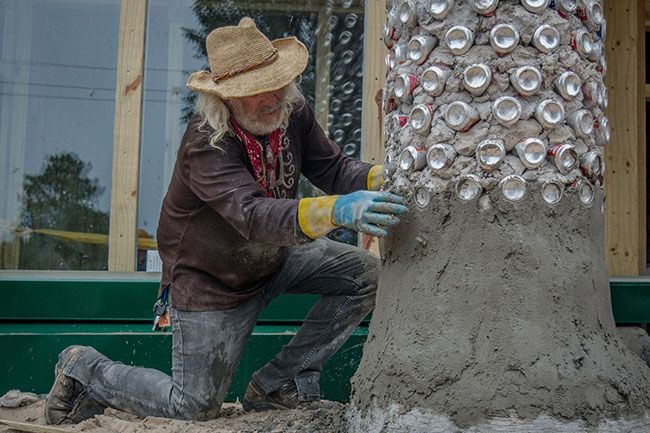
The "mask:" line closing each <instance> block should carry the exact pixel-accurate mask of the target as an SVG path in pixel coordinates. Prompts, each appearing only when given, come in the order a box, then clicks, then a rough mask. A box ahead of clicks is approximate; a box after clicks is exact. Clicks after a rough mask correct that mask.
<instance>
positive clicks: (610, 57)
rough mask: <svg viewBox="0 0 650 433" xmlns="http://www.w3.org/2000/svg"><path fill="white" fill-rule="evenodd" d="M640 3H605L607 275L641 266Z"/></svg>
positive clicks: (642, 85)
mask: <svg viewBox="0 0 650 433" xmlns="http://www.w3.org/2000/svg"><path fill="white" fill-rule="evenodd" d="M644 10H645V8H644V1H643V0H606V1H605V18H606V19H607V30H608V32H607V33H608V35H607V40H606V41H605V48H606V56H607V63H608V64H609V65H610V68H609V70H608V72H607V76H606V79H605V82H606V84H607V86H608V88H609V110H608V113H607V115H608V117H609V119H610V124H611V125H612V140H611V142H610V144H609V145H608V146H607V147H606V150H605V159H606V166H607V173H606V177H605V179H606V182H605V190H606V192H607V207H606V208H607V214H606V217H605V218H606V220H605V225H606V227H605V246H606V255H607V262H608V266H609V273H610V275H612V276H623V275H629V276H631V275H641V274H644V273H645V266H646V252H645V249H646V227H645V225H646V191H645V190H646V188H645V177H646V164H645V157H646V154H645V152H646V150H645V146H646V144H645V89H646V87H645V22H644V15H645V14H644Z"/></svg>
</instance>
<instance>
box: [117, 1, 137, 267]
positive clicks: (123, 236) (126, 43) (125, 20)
mask: <svg viewBox="0 0 650 433" xmlns="http://www.w3.org/2000/svg"><path fill="white" fill-rule="evenodd" d="M146 15H147V0H122V2H121V6H120V33H119V47H118V55H117V79H116V84H115V126H114V129H113V180H112V187H111V216H110V230H109V239H108V270H109V271H116V272H128V271H134V270H135V260H136V238H137V236H136V224H137V202H138V173H139V166H140V128H141V115H140V113H141V111H142V73H143V69H144V35H145V19H146Z"/></svg>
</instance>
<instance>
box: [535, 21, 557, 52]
mask: <svg viewBox="0 0 650 433" xmlns="http://www.w3.org/2000/svg"><path fill="white" fill-rule="evenodd" d="M559 45H560V32H558V31H557V29H556V28H555V27H552V26H549V25H548V24H542V25H541V26H539V27H537V28H536V29H535V32H533V46H534V47H535V48H537V49H538V50H539V51H541V52H542V53H550V52H551V51H554V50H555V49H556V48H557V47H558V46H559Z"/></svg>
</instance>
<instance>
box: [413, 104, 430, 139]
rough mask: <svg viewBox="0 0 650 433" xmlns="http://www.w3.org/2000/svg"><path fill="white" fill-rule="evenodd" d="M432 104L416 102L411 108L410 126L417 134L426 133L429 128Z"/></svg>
mask: <svg viewBox="0 0 650 433" xmlns="http://www.w3.org/2000/svg"><path fill="white" fill-rule="evenodd" d="M432 116H433V105H430V104H418V105H416V106H415V107H413V109H412V110H411V118H410V122H411V128H413V130H414V131H415V132H417V133H419V134H428V133H429V131H430V130H431V119H432Z"/></svg>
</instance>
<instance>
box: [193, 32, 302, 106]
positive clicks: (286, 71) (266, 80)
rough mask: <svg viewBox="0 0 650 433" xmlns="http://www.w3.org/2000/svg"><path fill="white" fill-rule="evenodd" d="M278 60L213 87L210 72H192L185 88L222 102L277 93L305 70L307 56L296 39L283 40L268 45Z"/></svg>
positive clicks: (224, 80)
mask: <svg viewBox="0 0 650 433" xmlns="http://www.w3.org/2000/svg"><path fill="white" fill-rule="evenodd" d="M271 43H272V44H273V46H274V47H275V48H276V49H277V50H278V57H277V58H276V60H275V61H274V62H273V63H271V64H269V65H265V66H262V67H260V68H257V69H252V70H250V71H247V72H243V73H241V74H237V75H234V76H232V77H229V78H225V79H222V80H220V81H219V82H218V83H215V82H214V81H213V80H212V73H210V71H198V72H194V73H193V74H192V75H190V77H189V78H188V79H187V87H188V88H190V89H191V90H193V91H195V92H204V93H211V94H213V95H216V96H218V97H220V98H221V99H231V98H243V97H246V96H253V95H258V94H260V93H266V92H272V91H274V90H278V89H281V88H283V87H284V86H286V85H287V84H289V83H290V82H291V81H293V80H294V79H295V78H296V77H297V76H298V75H300V74H302V72H303V71H304V70H305V68H306V67H307V60H308V57H309V53H308V52H307V48H306V47H305V46H304V45H303V44H302V42H300V41H299V40H298V39H296V38H294V37H291V38H284V39H276V40H275V41H273V42H271Z"/></svg>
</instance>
